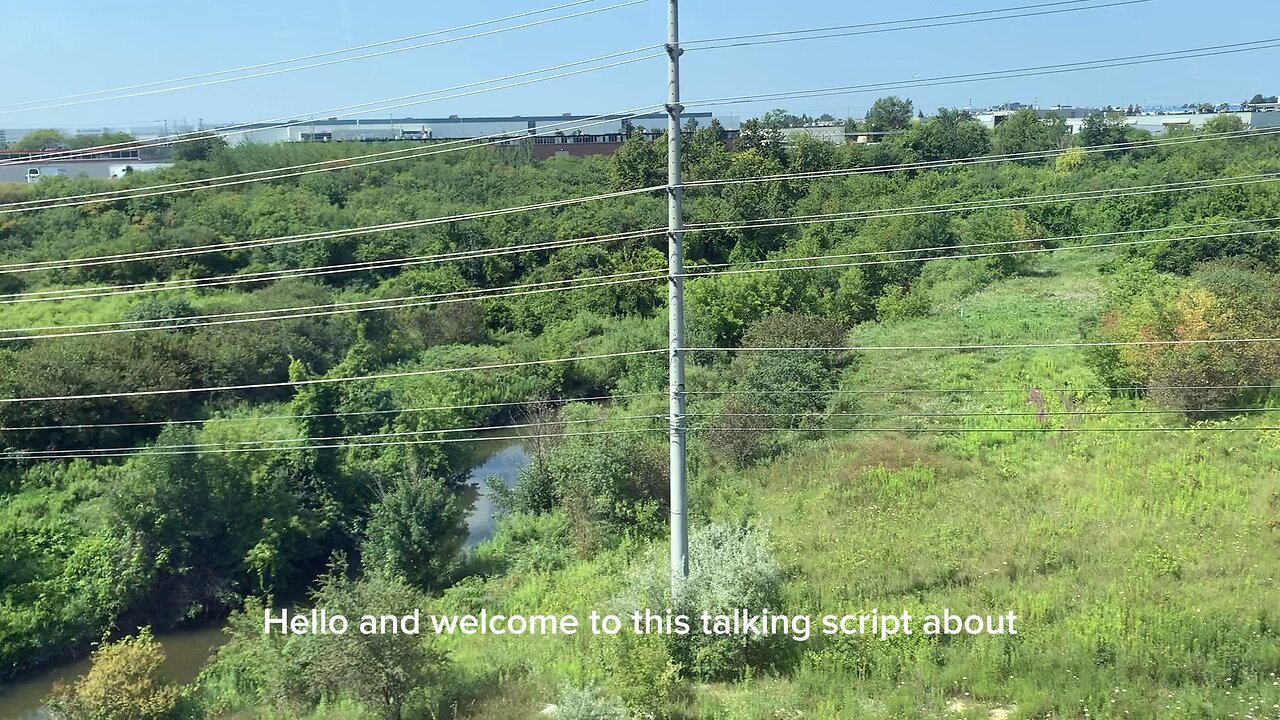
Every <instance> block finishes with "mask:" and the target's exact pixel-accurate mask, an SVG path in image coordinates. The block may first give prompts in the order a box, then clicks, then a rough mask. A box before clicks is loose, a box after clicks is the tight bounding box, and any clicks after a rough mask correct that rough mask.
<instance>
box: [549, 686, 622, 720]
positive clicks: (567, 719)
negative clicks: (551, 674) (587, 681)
mask: <svg viewBox="0 0 1280 720" xmlns="http://www.w3.org/2000/svg"><path fill="white" fill-rule="evenodd" d="M555 716H556V717H557V718H559V719H560V720H626V717H627V711H626V708H624V707H622V706H621V705H619V704H618V703H616V702H614V701H613V700H610V699H608V698H604V697H601V696H600V695H599V694H597V693H596V692H595V691H594V690H592V689H590V688H575V687H573V686H571V685H566V686H564V687H563V688H561V689H560V704H559V705H558V706H557V707H556V714H555Z"/></svg>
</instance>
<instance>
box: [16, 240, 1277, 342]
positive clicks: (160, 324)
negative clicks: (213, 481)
mask: <svg viewBox="0 0 1280 720" xmlns="http://www.w3.org/2000/svg"><path fill="white" fill-rule="evenodd" d="M1241 222H1249V221H1244V220H1237V221H1221V222H1216V223H1207V225H1220V224H1231V223H1241ZM1164 230H1167V228H1159V229H1153V230H1126V231H1117V232H1114V233H1090V234H1087V235H1076V236H1061V237H1047V238H1037V239H1033V240H1002V241H995V242H985V243H972V244H961V245H943V246H937V247H926V248H910V249H904V250H876V251H868V252H861V253H844V254H837V255H816V256H810V257H797V258H778V259H773V260H757V261H753V262H751V263H748V265H760V264H765V263H792V262H804V261H811V260H828V259H839V258H848V257H866V256H878V255H886V254H919V253H928V252H936V251H939V250H951V249H961V250H965V249H972V248H978V247H990V246H1003V245H1025V244H1028V243H1036V242H1057V241H1062V240H1070V239H1078V238H1085V237H1100V236H1108V235H1128V234H1135V233H1150V232H1162V231H1164ZM1274 232H1277V230H1276V229H1274V228H1268V229H1264V230H1247V231H1238V232H1233V233H1219V234H1216V235H1192V236H1186V237H1171V238H1156V239H1150V240H1132V241H1127V242H1115V243H1099V244H1093V245H1077V246H1069V247H1047V248H1031V249H1022V250H1013V251H1003V252H990V253H959V254H953V255H942V256H930V257H924V258H920V257H914V258H896V259H890V260H876V261H865V262H848V263H823V264H817V265H801V266H796V265H788V266H785V267H755V268H745V269H728V270H718V271H715V272H709V271H705V270H703V268H715V267H722V268H723V267H735V266H734V265H733V264H731V263H715V264H711V265H703V266H699V267H698V268H697V269H696V270H695V271H694V272H686V273H683V274H682V277H692V278H697V277H713V276H717V275H734V274H743V273H756V272H781V271H785V270H815V269H834V268H848V267H863V266H871V265H887V264H903V263H918V262H928V261H934V260H956V259H977V258H983V257H992V256H1012V255H1021V254H1028V253H1045V252H1058V251H1062V250H1096V249H1101V248H1109V247H1123V246H1136V245H1149V244H1156V243H1167V242H1178V241H1182V240H1209V239H1214V238H1220V237H1233V236H1240V235H1256V234H1266V233H1274ZM662 277H663V275H662V271H661V269H659V268H653V269H651V270H636V271H630V272H624V273H611V274H606V275H593V276H588V277H581V278H566V279H563V280H549V281H543V282H538V283H525V284H520V285H509V286H506V287H498V288H469V289H466V290H455V291H450V292H444V293H434V294H426V295H409V296H401V297H394V298H379V299H370V300H356V301H348V302H343V303H327V304H323V305H307V306H301V307H284V308H271V309H265V310H248V311H238V312H226V313H212V314H207V315H195V316H187V317H175V318H162V319H148V320H115V321H107V322H97V323H80V324H74V325H44V326H35V327H24V328H0V342H5V341H10V342H13V341H26V340H39V339H47V338H60V337H82V336H93V335H111V334H116V333H128V332H142V331H148V330H182V329H189V328H196V327H204V326H215V325H228V324H241V323H247V322H263V321H274V320H292V319H298V318H304V317H322V316H330V315H342V314H349V313H358V312H370V311H377V310H397V309H404V308H412V307H423V306H434V305H440V304H448V303H454V302H468V301H476V300H491V299H501V298H506V297H518V296H524V295H533V294H543V293H547V292H559V291H568V290H579V289H591V288H594V287H599V286H613V285H624V284H633V283H640V282H652V281H654V280H658V279H661V278H662ZM344 308H345V309H344ZM91 328H115V329H111V330H94V331H89V332H68V331H72V330H87V329H91ZM51 330H59V331H63V332H57V333H50V332H47V331H51ZM5 333H33V334H29V335H5ZM34 333H40V334H34Z"/></svg>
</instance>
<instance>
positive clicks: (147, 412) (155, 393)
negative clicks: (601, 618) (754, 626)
mask: <svg viewBox="0 0 1280 720" xmlns="http://www.w3.org/2000/svg"><path fill="white" fill-rule="evenodd" d="M1030 122H1031V124H1032V125H1033V126H1034V125H1037V123H1038V122H1039V121H1038V120H1037V119H1032V120H1031V121H1030ZM1002 127H1004V126H1002ZM1010 127H1022V128H1024V129H1025V128H1026V123H1025V122H1024V123H1022V124H1021V125H1019V124H1018V123H1014V124H1013V125H1011V126H1010ZM1046 127H1048V126H1046ZM1011 132H1012V131H1010V130H1008V129H1004V130H997V132H996V133H995V134H994V135H991V134H989V133H988V132H987V131H986V130H985V129H984V128H982V126H980V125H978V124H977V123H976V122H975V121H973V120H972V119H968V118H967V116H963V115H962V114H959V113H950V114H945V115H944V116H943V117H941V118H935V119H932V120H929V121H927V122H923V123H918V124H915V125H913V126H912V129H911V130H909V131H907V132H905V133H903V134H902V135H901V136H898V137H895V138H894V139H892V140H889V141H886V142H883V143H879V144H876V145H870V146H834V145H830V144H827V143H822V142H818V141H806V140H803V139H801V140H797V141H796V142H794V143H791V144H784V143H782V142H781V139H780V136H777V135H776V134H775V133H774V131H770V130H767V129H765V128H761V127H755V128H754V129H752V128H748V130H747V132H745V133H744V135H743V137H742V138H741V139H740V140H739V141H738V143H737V145H736V146H735V147H734V148H732V149H729V148H727V147H726V145H725V143H724V140H723V137H722V136H721V134H720V132H719V130H718V128H717V127H715V126H712V127H709V128H700V129H697V130H696V131H695V132H694V133H693V134H692V137H691V138H690V141H689V143H688V145H689V149H688V150H689V151H688V153H687V156H686V166H687V167H686V168H685V170H686V172H687V174H688V176H689V177H690V178H691V179H692V180H693V181H695V182H696V181H705V182H706V184H705V185H703V186H701V187H696V188H691V189H690V193H689V194H690V197H689V203H688V214H689V220H690V223H691V232H690V233H689V237H688V248H689V250H688V255H689V257H688V259H689V262H690V265H691V267H692V268H693V270H692V273H693V275H692V276H691V277H690V278H689V279H688V299H689V309H688V330H689V336H690V344H691V346H692V347H693V348H694V349H693V350H691V352H690V358H689V360H690V367H689V378H688V379H689V388H688V389H689V391H690V406H689V410H690V423H691V426H692V428H693V429H692V433H691V434H692V441H691V472H692V478H691V485H690V492H689V497H690V505H691V513H692V517H691V519H690V520H691V526H692V527H693V528H694V537H693V540H692V563H693V565H694V568H693V574H692V576H691V578H690V581H689V586H688V588H687V589H686V591H685V592H684V593H683V594H682V595H680V596H678V597H676V598H672V597H671V596H670V595H668V594H666V593H667V584H666V578H667V569H666V567H665V563H666V560H665V558H666V557H667V548H666V540H665V532H666V524H667V511H668V508H667V482H668V480H667V439H666V418H665V417H664V416H663V413H665V411H666V399H665V397H664V391H665V384H666V367H665V357H664V348H665V342H666V313H665V307H664V304H665V292H664V283H665V277H663V276H662V275H661V272H662V269H663V268H665V263H666V261H665V257H664V256H663V251H664V249H665V238H664V237H663V235H662V232H661V228H662V227H663V226H664V224H665V201H664V199H663V198H662V195H661V192H660V191H653V190H651V189H649V188H650V187H651V186H652V185H655V184H658V183H659V182H660V178H661V177H662V175H663V168H664V167H665V160H666V159H665V157H664V154H663V153H664V151H663V147H664V146H663V144H662V141H661V140H658V141H653V140H650V139H647V138H645V137H644V136H640V135H637V136H634V137H632V138H631V139H629V140H627V141H626V143H625V144H624V145H623V147H622V148H621V149H620V150H619V152H618V153H617V154H616V155H615V156H613V157H611V158H608V159H604V158H588V159H579V158H562V159H555V160H551V161H547V162H534V161H532V160H531V159H530V158H529V156H528V155H527V154H524V153H522V152H521V151H519V150H510V149H498V150H486V149H466V150H465V151H460V152H450V153H448V154H442V155H440V156H438V157H436V156H424V157H417V158H411V159H406V160H402V161H397V162H395V163H388V164H385V165H378V166H374V167H372V168H368V167H365V168H347V169H336V170H334V171H332V172H324V173H317V174H314V175H309V176H305V177H303V178H301V179H283V180H280V179H277V180H268V181H263V182H254V183H249V184H244V185H240V186H231V187H220V188H206V189H199V190H196V191H194V192H180V193H172V194H164V195H158V196H151V195H147V194H146V193H145V188H147V187H150V186H159V185H160V184H163V183H169V182H181V181H186V180H191V179H197V178H208V177H217V176H221V175H227V174H231V173H236V172H252V171H255V170H259V169H264V168H270V167H282V166H285V165H289V164H294V163H300V162H310V161H319V160H337V159H339V158H340V157H343V156H348V155H354V154H359V152H360V150H359V149H358V148H357V147H356V146H353V145H342V144H334V145H332V146H327V147H322V146H319V145H315V146H313V145H308V144H298V145H292V146H291V145H281V146H271V147H252V146H250V147H244V148H235V149H228V148H216V147H213V148H210V149H209V152H208V154H207V156H204V157H200V158H194V159H190V160H184V161H182V162H179V163H178V164H177V166H175V167H174V168H171V169H167V170H159V171H156V172H154V173H151V174H148V175H147V176H146V177H142V176H140V175H136V174H135V175H132V176H129V177H127V178H125V179H123V180H122V181H120V182H121V183H123V185H110V184H107V183H102V182H97V181H90V180H86V179H70V178H53V179H50V180H48V181H45V182H41V183H40V184H39V185H36V186H31V187H20V188H7V189H4V190H0V203H10V202H23V201H32V200H39V201H43V202H49V201H50V199H52V202H54V203H57V202H58V201H57V198H66V197H70V196H77V195H81V194H87V193H93V192H104V191H106V190H109V189H115V188H119V187H124V188H127V189H131V190H136V191H137V192H135V193H134V195H133V196H126V197H119V198H110V197H108V198H107V199H94V200H91V201H87V202H83V203H78V204H75V205H72V206H69V207H60V208H47V209H40V210H38V211H32V212H20V213H10V214H6V215H0V218H3V219H0V258H2V259H3V264H0V272H3V273H4V274H0V292H3V293H6V295H5V296H4V297H3V298H0V303H3V305H2V307H3V310H2V311H0V325H2V326H3V328H5V329H4V330H3V331H0V334H2V337H0V339H2V340H3V345H0V399H3V402H0V426H2V427H0V496H2V497H3V498H4V501H5V502H4V503H3V507H2V508H0V540H2V541H3V542H0V577H2V578H3V579H4V582H3V583H2V584H0V675H4V676H9V677H19V676H21V675H23V674H24V673H29V672H32V671H34V670H38V669H40V668H48V667H52V666H56V665H57V664H58V663H61V662H65V661H67V660H68V659H71V658H74V657H80V656H84V655H85V654H86V653H87V652H89V651H90V650H91V649H92V648H94V647H95V646H97V645H98V643H99V641H100V640H106V642H105V643H103V644H101V645H100V646H99V649H98V650H97V652H96V653H95V654H94V656H93V661H92V668H93V670H92V671H91V672H90V673H89V674H88V675H86V676H85V677H84V678H83V679H81V680H80V681H79V682H77V683H75V684H73V685H70V686H67V687H65V688H64V689H63V690H61V691H60V694H59V695H58V697H57V698H55V699H54V701H53V702H54V704H55V706H56V707H60V708H72V709H75V708H83V707H85V706H86V704H88V705H89V706H92V703H93V702H94V701H93V698H94V697H98V696H97V695H95V694H94V693H96V692H100V691H101V688H103V687H112V686H114V685H115V684H118V683H120V682H122V680H121V678H126V679H128V680H129V681H130V682H136V683H137V685H136V687H138V688H140V689H139V690H138V691H137V692H136V693H134V694H135V695H136V696H137V697H138V698H143V699H147V700H148V701H149V702H153V703H155V704H156V706H157V707H161V708H162V711H156V712H153V713H152V715H146V717H209V718H276V717H312V718H338V717H342V718H346V717H384V718H401V717H404V718H412V717H424V718H425V717H459V718H461V717H470V718H477V719H482V718H527V717H531V716H534V715H535V714H536V713H537V712H539V711H541V710H542V709H543V708H544V707H545V706H546V705H548V704H557V705H559V706H561V708H562V716H563V717H566V718H572V717H596V718H615V717H618V718H620V717H627V716H635V715H645V714H651V715H652V716H655V717H689V718H692V717H715V718H791V717H819V718H826V717H833V718H834V717H838V718H858V717H866V718H886V719H887V718H894V719H897V718H909V717H1006V718H1007V717H1024V718H1032V717H1037V718H1040V717H1053V718H1068V717H1069V718H1081V717H1089V718H1137V717H1147V718H1161V719H1164V718H1217V717H1230V716H1232V714H1234V716H1236V717H1249V716H1252V717H1255V718H1265V717H1280V715H1277V712H1280V710H1278V709H1277V708H1276V706H1277V705H1278V704H1280V678H1278V677H1277V673H1280V624H1278V623H1280V619H1278V617H1277V610H1276V608H1278V607H1280V589H1278V588H1280V585H1278V584H1277V583H1276V578H1277V576H1278V575H1280V568H1278V567H1277V566H1278V565H1280V552H1278V551H1280V444H1278V443H1277V440H1278V439H1280V429H1277V428H1280V422H1277V421H1276V418H1275V415H1274V413H1275V411H1276V409H1277V407H1278V406H1277V402H1280V395H1278V394H1277V393H1276V392H1275V391H1274V390H1273V389H1272V388H1273V387H1274V385H1275V384H1276V381H1277V379H1280V353H1277V352H1276V349H1275V342H1276V339H1277V338H1280V275H1277V261H1278V259H1280V254H1278V252H1277V251H1278V248H1280V246H1277V241H1276V239H1275V231H1274V229H1273V225H1272V223H1273V222H1274V219H1275V218H1280V193H1278V192H1277V191H1276V189H1275V186H1274V184H1273V182H1272V181H1273V180H1274V179H1275V177H1276V173H1277V172H1280V159H1278V158H1280V141H1277V140H1276V138H1275V137H1273V136H1271V135H1269V134H1250V133H1247V132H1244V131H1232V132H1226V133H1218V132H1209V131H1206V132H1201V133H1195V134H1187V135H1182V136H1174V137H1170V138H1165V139H1159V140H1153V139H1151V138H1149V137H1147V136H1145V135H1143V134H1137V133H1134V132H1133V131H1131V130H1126V129H1125V128H1123V127H1121V126H1115V125H1112V124H1108V123H1107V122H1106V121H1105V119H1102V118H1099V119H1098V120H1097V125H1096V126H1094V127H1093V128H1092V129H1091V130H1090V132H1089V133H1085V134H1082V135H1080V136H1077V137H1075V138H1067V137H1065V136H1061V135H1059V136H1053V135H1050V134H1035V133H1032V134H1031V136H1027V137H1023V136H1018V137H1013V136H1011V135H1010V134H1009V133H1011ZM1047 132H1048V131H1046V133H1047ZM1014 153H1032V155H1030V156H1026V155H1017V154H1014ZM727 179H734V180H735V181H734V182H727V181H726V180H727ZM605 193H607V194H609V197H606V198H600V199H594V200H593V199H588V200H583V201H574V202H570V203H564V204H560V205H557V206H554V207H548V208H539V209H531V210H528V211H522V212H517V213H507V212H501V211H502V210H503V209H504V208H512V207H523V206H527V205H535V204H540V203H547V202H552V201H561V200H563V199H564V198H591V197H593V196H595V195H599V194H605ZM488 211H493V212H492V213H491V214H485V213H488ZM476 213H481V214H480V215H476ZM389 223H395V225H393V226H390V227H383V225H385V224H389ZM495 433H497V435H495ZM493 437H502V438H506V439H507V440H508V441H510V442H514V443H517V444H518V445H519V446H520V448H521V452H522V453H523V454H525V455H527V458H528V461H527V464H526V465H525V466H524V467H523V469H522V470H520V472H519V481H518V482H517V483H516V484H515V485H514V486H513V487H505V486H502V485H501V484H500V483H495V484H494V485H493V486H492V487H491V488H489V489H488V490H487V493H488V495H487V497H488V498H490V499H492V501H493V502H494V503H496V504H497V505H498V506H499V507H501V508H502V515H501V516H500V517H499V519H498V523H497V531H496V534H495V535H494V536H493V537H492V538H491V539H488V540H486V541H484V542H481V543H479V544H477V545H474V546H469V545H467V536H468V532H467V522H468V516H469V513H470V512H471V508H470V507H469V505H468V503H469V502H470V501H471V499H472V498H474V495H475V492H476V490H475V489H474V488H471V489H469V488H467V487H465V485H464V481H465V480H466V478H467V477H469V473H471V472H472V471H473V470H474V469H475V468H476V466H477V462H476V457H475V451H474V449H473V446H474V445H476V443H477V442H478V441H479V440H480V439H481V438H490V439H492V438H493ZM308 606H316V607H322V608H328V609H332V610H335V611H338V610H343V611H346V612H347V613H349V614H352V615H357V616H358V615H359V614H361V613H363V612H366V611H367V612H375V613H396V614H403V613H405V612H408V611H409V610H410V609H411V608H414V607H417V608H420V609H421V610H422V611H423V612H424V613H474V612H479V611H480V610H481V609H484V610H486V611H488V612H490V613H503V614H513V613H526V614H528V613H556V614H560V613H572V614H576V615H578V616H583V617H585V616H587V615H588V614H589V613H590V612H591V611H592V610H598V611H602V612H604V611H616V612H620V613H622V612H627V611H628V610H630V609H636V608H639V607H642V606H645V607H650V608H666V607H672V606H673V607H675V608H676V609H677V610H690V611H701V610H710V611H715V612H728V611H730V610H731V609H732V608H741V607H748V608H756V609H760V608H762V607H768V608H769V609H771V610H774V611H777V612H782V613H789V614H792V615H795V614H813V615H815V616H816V615H821V614H825V613H835V614H861V613H869V612H871V611H872V610H873V609H875V610H876V611H877V612H882V613H896V612H901V611H903V610H908V611H910V612H912V614H913V615H916V616H917V617H920V616H924V615H927V614H929V613H934V612H941V611H942V609H943V608H948V609H951V610H955V611H957V612H965V613H966V614H971V613H977V614H982V615H993V616H997V615H1001V614H1003V613H1006V612H1013V613H1015V614H1016V615H1017V616H1018V618H1019V633H1018V635H1016V636H1013V635H1002V636H977V637H965V636H954V637H952V636H944V637H938V636H933V637H930V636H927V635H924V634H917V635H913V636H905V635H904V636H897V637H894V638H891V639H887V640H880V639H876V638H870V637H862V636H852V637H837V638H828V637H813V638H811V639H809V640H807V641H805V642H793V641H792V640H790V639H788V638H786V637H781V636H771V637H765V638H757V639H746V638H741V637H734V638H707V637H699V636H696V635H695V636H688V637H659V636H656V635H652V636H644V637H636V636H633V635H629V634H626V633H623V634H621V635H619V636H617V637H592V636H590V635H587V634H581V635H575V636H572V637H559V638H539V637H529V636H522V637H510V636H507V637H495V636H484V637H439V638H437V637H434V636H427V637H410V636H407V635H397V636H388V637H384V636H374V637H373V638H361V637H358V636H345V637H343V638H342V639H340V640H339V639H335V638H333V637H330V636H323V635H304V636H296V637H288V638H284V637H279V636H264V634H263V633H262V614H263V612H264V609H265V608H277V609H278V608H282V607H295V608H306V607H308ZM210 622H214V623H220V624H222V623H225V624H226V625H227V627H228V633H229V636H230V640H229V642H228V643H227V644H226V645H224V646H223V647H222V648H221V649H220V650H219V651H218V652H217V653H216V654H214V655H213V656H212V657H211V658H210V660H209V662H208V663H207V665H206V666H205V669H204V672H203V673H202V674H201V675H200V677H199V678H197V679H195V680H193V681H191V682H189V683H186V684H183V685H181V686H179V684H177V683H171V682H169V681H167V680H165V679H163V678H162V677H161V674H160V673H159V670H158V669H157V668H159V666H160V661H159V657H160V655H161V654H162V653H163V642H164V636H163V633H164V632H166V631H169V630H172V629H174V628H183V627H191V626H201V625H202V624H207V623H210ZM143 628H151V629H152V630H153V631H154V632H155V633H156V634H157V636H158V637H159V643H157V642H156V641H155V640H154V639H153V638H152V636H151V635H150V634H148V633H147V632H146V631H144V630H142V629H143ZM121 638H125V639H121ZM77 711H78V710H77ZM67 712H68V713H70V712H71V711H67ZM574 713H577V714H576V715H575V714H574Z"/></svg>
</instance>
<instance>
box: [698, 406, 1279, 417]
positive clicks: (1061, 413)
mask: <svg viewBox="0 0 1280 720" xmlns="http://www.w3.org/2000/svg"><path fill="white" fill-rule="evenodd" d="M1185 412H1187V411H1185V410H1172V409H1171V410H1154V409H1134V410H1046V411H1044V412H1036V411H1016V412H1003V411H993V410H975V411H957V412H905V413H902V412H899V413H893V412H859V413H845V412H822V411H816V412H807V413H788V412H728V413H726V412H707V413H693V414H692V415H691V417H770V418H774V417H776V418H823V417H841V418H965V417H1108V416H1111V415H1180V414H1183V413H1185ZM1194 412H1197V413H1221V414H1228V413H1232V414H1235V413H1253V412H1261V413H1269V412H1280V408H1274V407H1232V408H1196V409H1195V411H1194Z"/></svg>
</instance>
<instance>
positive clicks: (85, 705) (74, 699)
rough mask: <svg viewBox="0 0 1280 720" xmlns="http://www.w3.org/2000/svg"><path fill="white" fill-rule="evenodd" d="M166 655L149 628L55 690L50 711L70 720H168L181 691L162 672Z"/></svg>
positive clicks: (97, 654) (102, 652)
mask: <svg viewBox="0 0 1280 720" xmlns="http://www.w3.org/2000/svg"><path fill="white" fill-rule="evenodd" d="M163 664H164V651H163V650H162V649H161V648H160V645H159V643H157V642H156V641H155V639H154V638H152V637H151V632H150V630H148V629H145V628H144V629H143V630H142V631H140V632H139V633H138V634H137V635H134V636H130V637H125V638H122V639H120V640H118V641H116V642H113V643H107V644H105V645H103V646H102V647H100V648H98V649H97V650H96V651H94V653H93V656H92V658H91V659H90V666H89V672H87V673H85V674H84V675H82V676H81V677H80V678H78V679H77V680H76V681H75V682H74V683H72V684H70V685H55V686H54V690H53V696H52V697H51V698H50V700H49V706H50V708H51V709H52V710H53V712H54V715H55V716H56V717H59V718H65V719H66V720H166V719H167V718H172V717H175V716H176V713H177V711H178V707H179V703H180V700H181V692H180V691H179V689H178V687H177V686H175V685H172V684H170V683H169V682H168V681H166V680H165V679H164V677H163V676H162V675H161V673H160V666H161V665H163Z"/></svg>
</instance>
